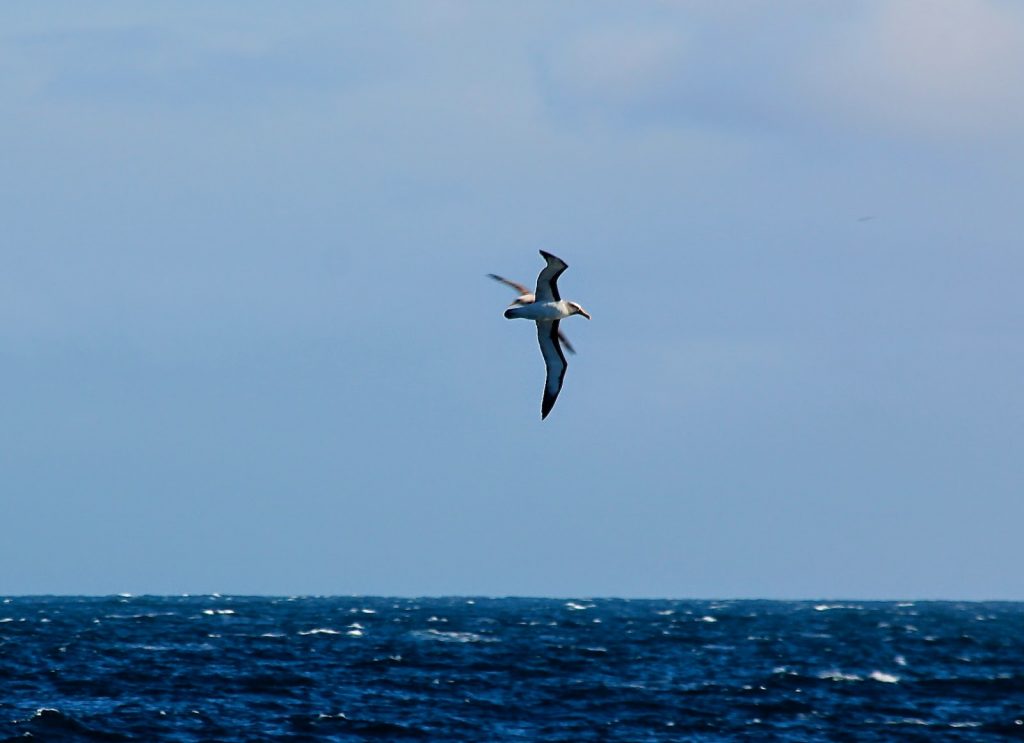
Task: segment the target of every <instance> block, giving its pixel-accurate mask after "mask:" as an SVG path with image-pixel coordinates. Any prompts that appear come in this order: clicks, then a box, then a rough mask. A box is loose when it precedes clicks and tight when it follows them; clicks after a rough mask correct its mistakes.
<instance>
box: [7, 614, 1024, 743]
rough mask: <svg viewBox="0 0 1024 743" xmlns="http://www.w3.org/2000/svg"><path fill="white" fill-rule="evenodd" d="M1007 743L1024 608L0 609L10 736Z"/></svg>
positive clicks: (1015, 728)
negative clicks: (944, 742)
mask: <svg viewBox="0 0 1024 743" xmlns="http://www.w3.org/2000/svg"><path fill="white" fill-rule="evenodd" d="M26 734H29V735H31V736H32V737H31V738H28V737H27V736H26ZM1011 737H1014V738H1015V737H1024V604H1007V603H992V604H985V603H980V604H979V603H963V604H961V603H933V602H929V603H899V604H897V603H874V602H872V603H813V602H767V601H764V602H762V601H723V602H707V601H624V600H573V601H564V600H547V599H545V600H540V599H480V598H478V599H465V598H441V599H387V598H276V599H275V598H247V597H232V596H224V597H221V596H195V597H151V596H140V597H128V596H120V597H107V598H77V597H47V598H19V597H15V598H7V599H0V739H17V740H26V739H36V740H44V741H51V740H53V741H61V740H139V741H157V740H159V741H199V740H204V741H235V740H237V741H242V740H245V741H251V740H338V741H348V740H352V741H355V740H367V739H377V740H396V741H398V740H409V739H421V740H443V741H485V740H488V741H490V740H494V741H499V740H550V741H584V740H608V741H669V740H732V739H747V740H760V739H770V740H794V741H799V740H826V739H831V740H836V739H846V740H858V741H870V740H894V739H898V740H934V739H942V740H977V741H983V740H1000V739H1007V738H1011Z"/></svg>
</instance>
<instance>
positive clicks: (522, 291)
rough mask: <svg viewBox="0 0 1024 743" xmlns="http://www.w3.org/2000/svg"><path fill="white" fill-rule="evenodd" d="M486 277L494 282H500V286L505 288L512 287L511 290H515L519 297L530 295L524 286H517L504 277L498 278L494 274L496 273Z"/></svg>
mask: <svg viewBox="0 0 1024 743" xmlns="http://www.w3.org/2000/svg"><path fill="white" fill-rule="evenodd" d="M487 275H488V276H490V277H491V278H492V279H494V280H495V281H500V282H501V283H502V284H504V285H505V286H510V287H512V288H513V289H515V290H516V291H517V292H519V294H520V295H523V294H529V293H530V290H529V289H527V288H526V287H525V286H523V285H522V284H518V283H516V282H515V281H512V280H511V279H506V278H505V277H504V276H498V274H496V273H489V274H487Z"/></svg>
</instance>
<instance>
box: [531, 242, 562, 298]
mask: <svg viewBox="0 0 1024 743" xmlns="http://www.w3.org/2000/svg"><path fill="white" fill-rule="evenodd" d="M540 254H541V255H542V256H543V257H544V260H546V261H547V262H548V265H546V266H544V269H543V270H542V271H541V272H540V275H539V276H538V277H537V291H535V292H534V296H535V297H536V298H537V301H538V302H557V301H558V300H560V299H561V297H560V296H559V295H558V277H559V276H561V275H562V271H564V270H565V269H567V268H568V267H569V264H568V263H566V262H565V261H563V260H562V259H561V258H559V257H558V256H554V255H551V253H548V252H546V251H543V250H542V251H540Z"/></svg>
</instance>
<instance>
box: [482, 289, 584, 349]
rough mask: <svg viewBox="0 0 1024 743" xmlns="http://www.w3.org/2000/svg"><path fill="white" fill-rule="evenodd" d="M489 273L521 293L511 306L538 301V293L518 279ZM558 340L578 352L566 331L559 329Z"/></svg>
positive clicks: (567, 347)
mask: <svg viewBox="0 0 1024 743" xmlns="http://www.w3.org/2000/svg"><path fill="white" fill-rule="evenodd" d="M487 275H488V276H490V277H491V278H492V279H494V280H495V281H500V282H501V283H502V284H504V285H505V286H508V287H511V288H512V289H514V290H515V291H516V292H518V293H519V296H518V297H516V298H515V301H514V302H512V304H510V305H509V307H516V306H521V305H524V304H533V303H534V302H535V301H536V299H537V295H536V294H534V293H533V292H531V291H530V290H529V289H527V288H526V287H525V286H523V285H522V284H520V283H519V282H518V281H512V279H506V278H505V277H504V276H498V274H496V273H489V274H487ZM558 340H560V341H561V342H562V345H563V346H565V350H566V351H568V352H569V353H572V354H575V353H576V349H575V348H573V347H572V344H571V343H570V342H569V339H568V338H566V337H565V333H563V332H562V331H561V330H559V331H558Z"/></svg>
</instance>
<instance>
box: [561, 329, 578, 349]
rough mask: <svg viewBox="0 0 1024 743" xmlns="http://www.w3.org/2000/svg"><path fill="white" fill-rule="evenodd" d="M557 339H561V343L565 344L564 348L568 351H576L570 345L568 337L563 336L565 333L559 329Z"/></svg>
mask: <svg viewBox="0 0 1024 743" xmlns="http://www.w3.org/2000/svg"><path fill="white" fill-rule="evenodd" d="M558 340H560V341H562V345H563V346H565V350H566V351H568V352H569V353H576V349H575V348H573V347H572V344H571V343H570V342H569V339H568V338H566V337H565V333H563V332H562V331H561V330H559V331H558Z"/></svg>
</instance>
